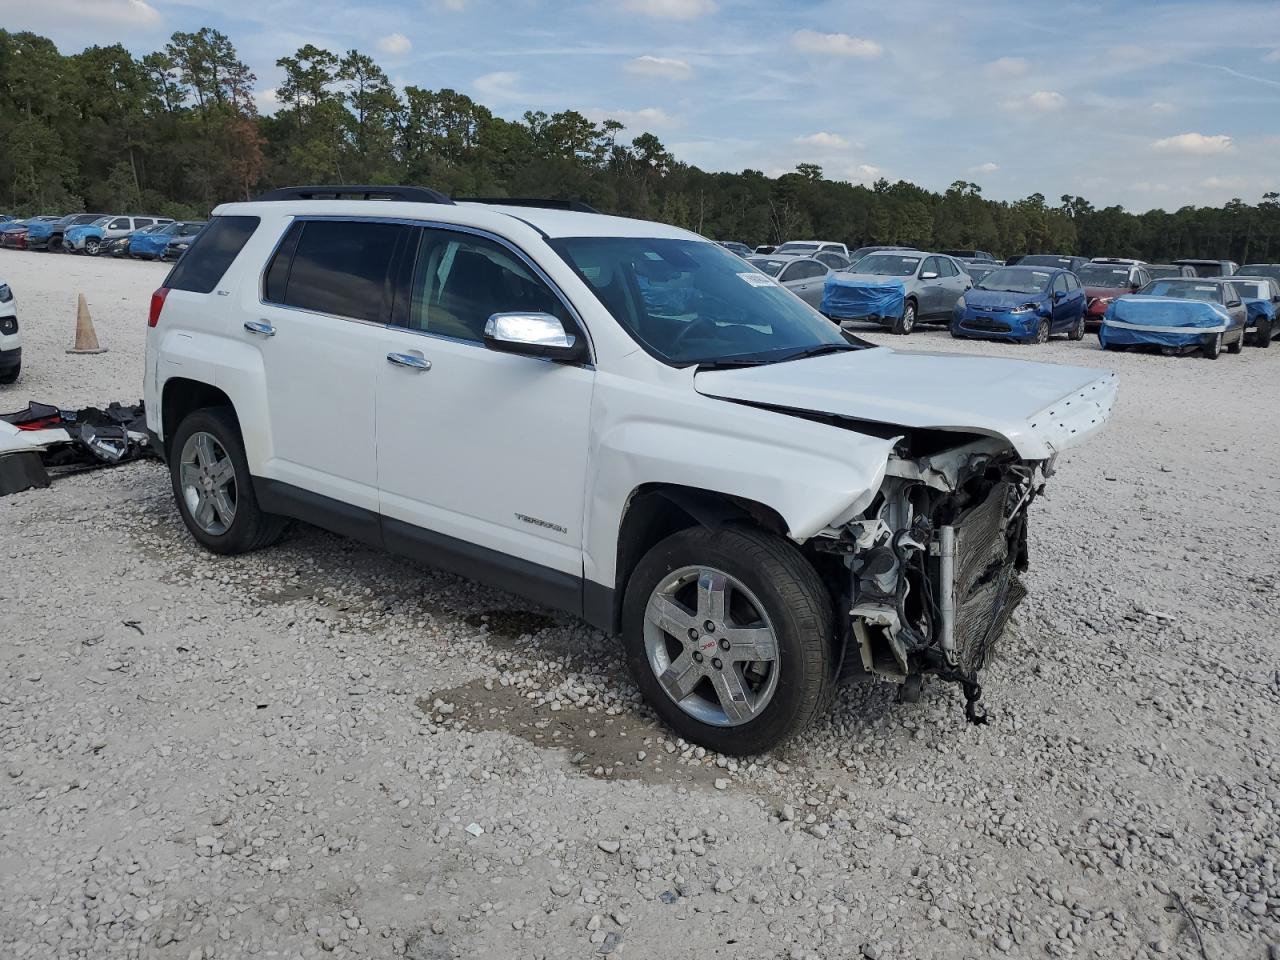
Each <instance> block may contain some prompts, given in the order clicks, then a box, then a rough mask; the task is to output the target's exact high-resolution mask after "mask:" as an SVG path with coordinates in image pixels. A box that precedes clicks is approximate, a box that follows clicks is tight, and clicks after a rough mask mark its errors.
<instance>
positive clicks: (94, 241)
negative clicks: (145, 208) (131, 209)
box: [62, 214, 173, 257]
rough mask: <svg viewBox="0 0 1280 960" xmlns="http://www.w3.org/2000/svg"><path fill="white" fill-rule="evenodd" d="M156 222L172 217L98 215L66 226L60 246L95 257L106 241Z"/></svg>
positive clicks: (168, 220)
mask: <svg viewBox="0 0 1280 960" xmlns="http://www.w3.org/2000/svg"><path fill="white" fill-rule="evenodd" d="M157 223H160V224H164V223H173V217H134V216H119V215H115V214H112V215H110V216H105V217H99V218H98V219H97V220H95V221H93V223H84V224H80V225H79V226H75V227H68V228H67V230H66V232H65V233H64V234H63V238H62V246H63V249H65V250H67V251H68V252H70V253H86V254H88V255H89V256H91V257H96V256H97V255H98V253H99V252H100V251H101V250H102V246H103V244H104V243H105V242H106V241H108V240H117V239H119V238H120V237H125V236H128V235H129V234H131V233H133V232H134V231H135V230H141V229H142V228H143V227H151V226H155V225H156V224H157Z"/></svg>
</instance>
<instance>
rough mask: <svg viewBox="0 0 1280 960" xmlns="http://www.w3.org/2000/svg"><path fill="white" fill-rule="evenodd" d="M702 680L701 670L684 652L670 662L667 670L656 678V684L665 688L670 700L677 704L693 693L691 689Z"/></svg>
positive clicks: (691, 657)
mask: <svg viewBox="0 0 1280 960" xmlns="http://www.w3.org/2000/svg"><path fill="white" fill-rule="evenodd" d="M701 679H702V668H701V667H699V666H698V664H696V663H694V662H693V656H692V654H690V652H689V651H687V650H686V651H685V652H684V653H682V654H680V656H678V657H676V658H675V660H673V661H672V662H671V665H670V666H669V667H667V669H665V670H663V671H662V673H661V674H659V676H658V682H659V683H661V684H662V686H663V687H665V688H666V691H667V693H669V694H670V695H671V699H673V700H675V701H676V702H679V701H681V700H683V699H684V698H685V697H687V696H688V695H689V694H691V693H693V688H694V687H696V686H697V685H698V681H699V680H701Z"/></svg>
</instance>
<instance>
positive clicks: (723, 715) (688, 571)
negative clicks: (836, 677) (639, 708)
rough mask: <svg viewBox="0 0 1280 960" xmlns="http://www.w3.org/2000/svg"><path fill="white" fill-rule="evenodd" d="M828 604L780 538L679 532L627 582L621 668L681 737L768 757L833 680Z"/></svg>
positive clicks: (747, 532)
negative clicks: (624, 662) (624, 660)
mask: <svg viewBox="0 0 1280 960" xmlns="http://www.w3.org/2000/svg"><path fill="white" fill-rule="evenodd" d="M831 637H832V604H831V599H830V595H829V594H828V593H827V590H826V588H825V587H824V586H823V584H822V581H821V580H820V579H819V578H818V575H817V573H816V571H815V570H814V569H813V567H812V565H811V564H810V563H809V561H808V560H806V559H805V558H804V556H803V555H802V554H801V553H800V551H799V550H797V549H796V547H795V546H794V545H793V544H791V543H789V542H788V541H786V540H784V539H782V538H781V537H778V536H775V535H773V534H769V533H764V532H762V531H759V530H753V529H748V528H729V529H720V530H708V529H705V528H702V527H695V528H692V529H689V530H682V531H680V532H679V533H675V534H673V535H671V536H670V537H668V538H667V539H665V540H663V541H662V542H660V543H659V544H657V545H656V546H655V547H653V549H651V550H650V551H649V552H648V553H647V554H645V556H644V558H643V559H641V561H640V563H639V564H637V566H636V569H635V571H634V572H633V573H632V575H631V578H630V580H629V581H628V583H627V588H626V597H625V600H624V604H623V643H624V647H625V652H626V658H627V665H628V667H629V668H630V670H631V675H632V676H633V677H634V678H635V681H636V683H637V684H638V685H639V687H640V690H641V692H642V693H643V694H644V696H645V699H646V700H647V701H648V702H649V704H650V706H652V707H653V709H654V710H655V711H656V712H657V713H658V715H659V716H660V717H661V718H662V719H663V721H665V722H666V724H667V725H668V726H670V727H671V728H672V729H673V730H674V731H675V732H676V733H677V734H679V735H680V736H682V737H684V738H685V739H686V740H689V741H692V742H694V743H697V744H700V745H701V746H704V747H706V748H708V749H710V750H716V751H719V752H721V753H730V754H745V753H759V752H761V751H764V750H768V749H770V748H771V747H773V746H774V745H776V744H777V743H779V742H780V741H782V740H784V739H785V738H786V737H788V736H790V735H792V734H793V733H796V732H798V731H799V730H802V729H803V728H804V727H806V726H807V725H808V724H809V723H810V722H811V721H812V720H813V718H814V717H815V716H816V715H817V713H818V711H819V710H820V709H822V708H823V706H824V705H825V704H826V702H827V697H826V694H827V692H828V689H829V687H830V684H831V679H832V678H831Z"/></svg>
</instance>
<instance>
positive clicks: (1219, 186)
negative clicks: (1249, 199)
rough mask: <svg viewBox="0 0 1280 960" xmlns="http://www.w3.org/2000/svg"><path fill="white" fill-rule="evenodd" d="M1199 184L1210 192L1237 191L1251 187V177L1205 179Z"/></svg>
mask: <svg viewBox="0 0 1280 960" xmlns="http://www.w3.org/2000/svg"><path fill="white" fill-rule="evenodd" d="M1200 183H1201V184H1202V185H1203V186H1205V187H1208V188H1209V189H1210V190H1239V189H1241V188H1243V187H1248V186H1250V185H1252V183H1253V179H1252V178H1251V177H1205V178H1204V179H1203V180H1201V181H1200Z"/></svg>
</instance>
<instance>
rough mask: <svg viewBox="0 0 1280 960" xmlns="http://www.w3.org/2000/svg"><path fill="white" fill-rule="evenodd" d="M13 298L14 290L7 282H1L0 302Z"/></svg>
mask: <svg viewBox="0 0 1280 960" xmlns="http://www.w3.org/2000/svg"><path fill="white" fill-rule="evenodd" d="M12 299H13V291H12V290H11V289H9V285H8V284H7V283H0V303H8V302H9V301H10V300H12Z"/></svg>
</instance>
